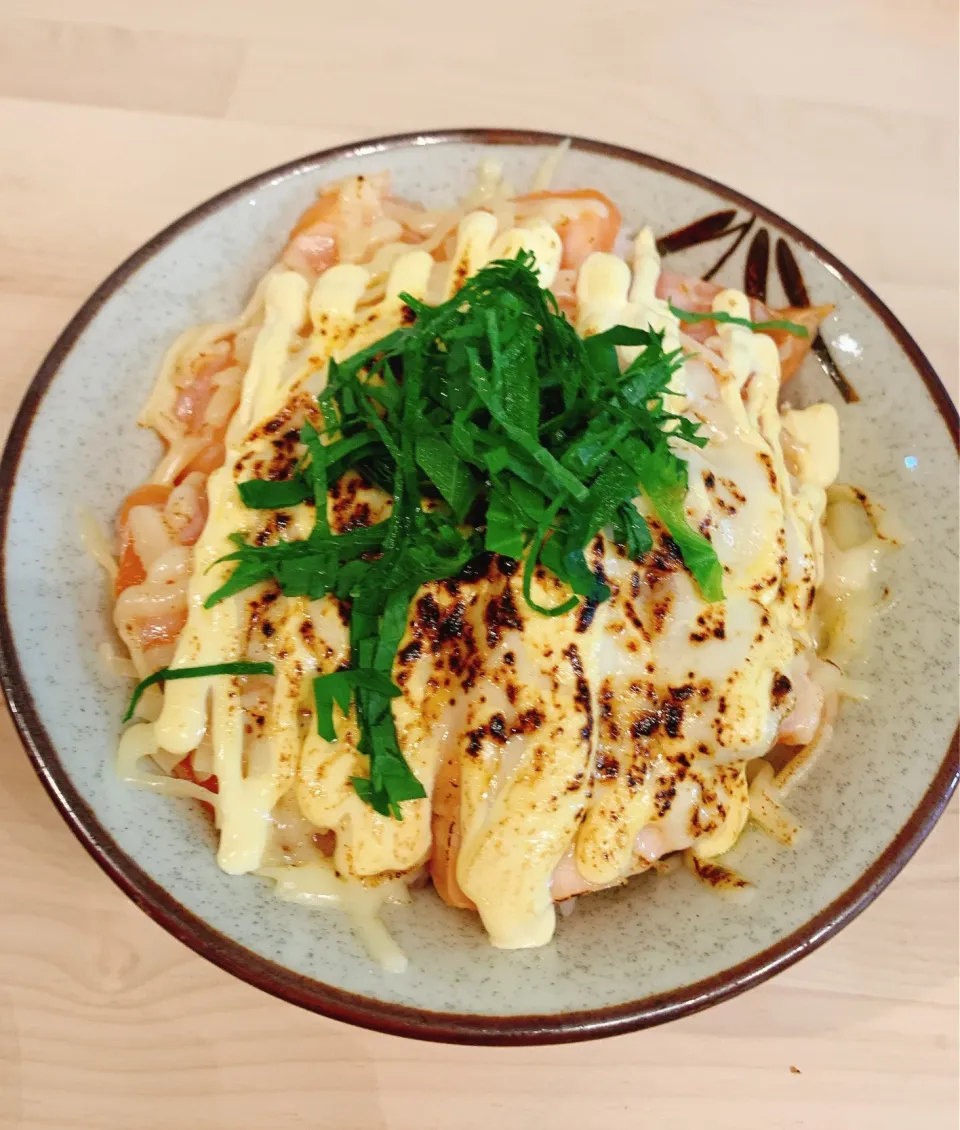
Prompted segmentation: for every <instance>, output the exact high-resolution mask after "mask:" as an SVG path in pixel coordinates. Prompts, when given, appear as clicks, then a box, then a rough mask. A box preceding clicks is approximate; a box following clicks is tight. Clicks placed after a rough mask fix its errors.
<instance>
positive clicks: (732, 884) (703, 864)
mask: <svg viewBox="0 0 960 1130" xmlns="http://www.w3.org/2000/svg"><path fill="white" fill-rule="evenodd" d="M691 858H692V860H693V869H694V871H695V872H696V874H697V878H699V879H702V880H703V881H704V882H705V883H708V884H709V885H710V886H711V887H716V888H718V889H726V890H729V889H730V888H736V887H749V886H750V884H749V883H748V882H747V881H746V879H743V878H742V877H741V876H739V875H737V874H736V872H734V871H731V870H729V868H726V867H721V865H720V864H719V863H711V862H710V860H709V859H698V858H697V857H696V856H695V855H693V854H692V853H691Z"/></svg>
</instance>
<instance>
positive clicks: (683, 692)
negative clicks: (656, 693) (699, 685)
mask: <svg viewBox="0 0 960 1130" xmlns="http://www.w3.org/2000/svg"><path fill="white" fill-rule="evenodd" d="M693 693H694V688H693V687H692V686H691V685H690V684H689V683H687V684H685V685H684V686H682V687H670V697H671V698H672V699H673V700H674V702H686V701H687V699H688V698H691V697H692V696H693Z"/></svg>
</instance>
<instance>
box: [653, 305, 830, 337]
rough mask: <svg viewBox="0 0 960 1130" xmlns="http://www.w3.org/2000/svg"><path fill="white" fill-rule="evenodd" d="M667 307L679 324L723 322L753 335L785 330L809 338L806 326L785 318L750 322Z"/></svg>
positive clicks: (745, 319) (744, 319)
mask: <svg viewBox="0 0 960 1130" xmlns="http://www.w3.org/2000/svg"><path fill="white" fill-rule="evenodd" d="M668 305H669V307H670V313H671V314H673V316H674V317H675V318H679V319H680V321H681V322H691V323H692V322H723V323H724V324H726V325H731V326H746V328H747V329H748V330H753V331H754V333H757V332H758V331H760V332H762V331H763V330H786V331H787V333H789V334H793V336H794V337H809V336H810V334H809V333H808V332H807V327H806V326H801V325H800V323H799V322H788V321H787V320H786V319H785V318H774V319H772V320H771V321H769V322H751V321H750V319H749V318H737V317H735V316H734V315H733V314H727V313H726V312H725V311H723V310H718V311H717V312H716V313H713V314H695V313H694V312H693V311H692V310H681V309H680V307H679V306H674V304H673V303H672V302H670V303H668Z"/></svg>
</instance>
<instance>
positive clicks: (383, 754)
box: [206, 253, 723, 819]
mask: <svg viewBox="0 0 960 1130" xmlns="http://www.w3.org/2000/svg"><path fill="white" fill-rule="evenodd" d="M534 266H535V263H534V259H533V256H532V255H530V254H529V253H521V254H520V255H519V256H518V257H517V258H516V259H515V260H505V261H500V262H496V263H492V264H490V265H489V266H487V267H486V268H484V269H483V270H481V271H480V272H478V274H477V275H475V276H474V277H473V278H471V279H469V280H468V281H467V282H466V284H465V285H464V287H463V288H462V289H461V290H460V291H459V293H458V294H457V295H456V296H455V297H454V298H453V299H451V300H450V301H449V302H446V303H444V304H442V305H440V306H434V307H431V306H427V305H425V304H424V303H422V302H418V301H417V300H416V299H414V298H412V297H410V296H409V295H404V296H403V297H404V301H406V302H407V304H408V306H409V308H410V310H411V312H412V321H411V324H409V325H407V326H404V327H403V328H402V329H399V330H396V331H394V332H393V333H391V334H389V335H388V336H387V337H385V338H383V339H382V340H380V341H378V342H376V343H375V344H374V345H372V346H370V347H369V348H367V349H365V350H363V351H361V352H360V353H358V354H355V355H354V356H352V357H350V358H349V359H348V360H346V361H343V362H339V363H337V362H330V364H329V367H328V373H327V384H326V387H325V389H324V391H323V392H322V393H321V395H320V396H319V398H318V403H317V412H316V415H315V418H314V419H313V420H312V421H311V422H308V423H307V424H305V425H304V427H303V429H302V431H301V440H302V441H303V443H304V445H305V447H306V455H305V458H304V461H303V463H302V464H301V465H300V466H298V467H297V469H296V470H295V472H294V475H293V477H292V478H291V479H290V480H289V481H287V482H283V483H279V482H271V483H263V484H260V485H255V484H254V483H244V484H242V486H241V487H240V491H241V498H242V499H243V501H244V502H245V503H247V504H248V505H253V506H260V505H264V504H265V503H264V500H267V501H268V502H269V500H270V499H271V498H276V499H281V500H283V501H282V503H280V502H278V503H277V505H281V504H282V505H290V504H291V503H290V502H287V501H286V500H287V499H294V498H296V499H297V500H298V501H305V500H308V499H310V498H312V499H313V501H314V502H315V503H316V505H317V520H316V524H315V526H314V529H313V531H312V532H311V534H310V536H309V537H308V538H307V539H306V540H303V541H294V542H284V541H281V542H280V543H279V544H276V545H266V546H258V545H249V544H246V543H245V542H244V541H243V538H242V537H240V536H239V535H235V536H234V539H233V540H234V541H235V543H236V544H237V549H236V551H235V552H233V553H231V554H229V555H228V556H227V557H226V558H224V559H223V560H225V561H232V562H235V563H236V565H235V568H234V571H233V573H232V574H231V575H230V577H229V578H228V580H227V581H226V583H225V584H223V585H222V586H221V587H220V588H219V589H218V590H217V591H216V592H215V593H213V594H212V596H210V597H209V599H208V600H207V602H206V603H207V606H208V607H209V606H212V605H214V604H216V603H217V602H218V601H220V600H223V599H224V598H225V597H227V596H230V595H231V594H233V593H236V592H239V591H241V590H242V589H245V588H247V587H248V586H249V585H252V584H256V583H258V582H260V581H265V580H273V581H275V582H277V583H278V584H279V586H280V588H281V589H282V590H283V592H285V593H286V594H288V595H291V596H307V597H310V598H311V599H318V598H320V597H321V596H324V595H326V594H327V593H332V594H333V595H335V596H336V597H338V598H339V599H341V600H343V601H345V602H348V603H349V609H350V648H351V656H350V662H351V667H350V669H349V670H344V671H337V672H334V673H333V674H330V675H324V676H321V677H319V678H318V679H316V680H315V683H314V696H315V702H316V708H317V727H318V731H319V733H320V735H321V736H322V737H324V738H325V739H327V740H333V739H334V738H335V736H336V729H335V726H334V718H333V706H334V703H336V704H337V705H338V706H339V708H340V710H341V712H342V713H344V714H346V713H347V712H348V711H349V709H350V704H351V700H352V701H353V702H354V703H355V706H356V711H357V721H358V724H359V729H360V741H359V746H358V748H359V750H360V752H362V753H365V754H367V755H368V757H369V759H370V776H369V778H366V777H363V778H355V779H354V781H353V784H354V787H355V789H356V790H357V793H358V794H359V795H360V796H361V797H362V798H363V799H364V800H365V801H367V802H368V803H369V804H370V805H372V806H373V808H375V809H376V810H377V811H378V812H380V813H382V814H384V815H392V816H394V817H395V818H397V819H401V818H402V815H401V808H400V805H401V802H402V801H404V800H409V799H414V798H417V797H423V796H424V795H425V794H424V791H423V788H422V786H421V785H420V783H419V781H418V780H417V779H416V777H415V776H414V775H413V773H412V772H411V771H410V769H409V767H408V766H407V764H406V762H405V761H404V759H403V755H402V753H401V751H400V748H399V745H398V742H397V735H396V731H395V728H394V724H393V715H392V711H391V707H390V702H391V699H392V698H393V697H395V696H396V695H397V694H399V693H400V692H399V690H398V689H397V688H396V687H395V686H394V685H393V683H392V682H391V679H390V676H391V672H392V669H393V663H394V658H395V655H396V652H397V648H398V646H399V644H400V640H401V638H402V636H403V633H404V631H405V630H406V625H407V619H408V615H409V606H410V602H411V600H412V599H413V597H414V595H415V594H416V592H417V590H418V589H419V588H420V587H421V585H423V584H425V583H427V582H428V581H433V580H442V579H445V578H448V577H454V576H456V575H457V574H459V573H460V572H461V571H462V570H463V569H464V567H465V566H466V565H467V564H468V563H469V562H470V561H471V560H472V559H473V558H475V557H477V556H478V555H479V554H480V553H481V552H482V551H483V550H484V549H486V550H488V551H491V552H495V553H499V554H503V555H505V556H507V557H511V558H515V559H520V558H524V556H525V558H526V559H525V562H524V571H523V591H524V595H525V597H526V600H527V602H528V603H529V604H530V606H531V607H532V608H533V609H534V610H535V611H537V612H539V613H542V614H544V615H547V616H559V615H562V614H563V613H565V612H569V611H571V610H572V609H574V608H575V607H577V605H578V604H580V603H581V601H583V600H591V601H602V600H605V599H607V597H608V596H609V595H610V594H609V589H608V588H607V586H606V585H605V584H604V582H603V580H602V575H601V576H598V575H595V573H594V571H593V569H592V568H591V566H590V565H589V564H588V561H587V559H586V557H585V554H584V549H585V547H587V546H588V545H589V544H590V543H591V541H592V540H593V538H594V537H595V536H596V534H597V533H598V532H599V531H600V530H602V529H604V528H610V529H611V530H612V531H613V534H614V536H615V537H616V538H617V539H618V541H620V542H621V544H623V545H624V546H625V547H626V549H627V552H628V553H629V554H630V555H631V556H632V557H634V558H639V557H641V556H642V555H643V554H644V553H646V552H647V550H649V549H650V548H651V547H652V545H653V538H652V536H651V533H650V530H649V528H648V526H647V523H646V521H645V520H644V518H643V516H642V515H641V513H640V511H639V510H638V509H637V506H636V505H635V502H634V500H635V499H636V497H637V495H638V494H640V493H643V494H645V495H646V498H647V500H648V502H649V503H650V505H651V506H652V508H653V510H654V511H655V512H656V514H657V515H658V517H659V518H660V520H661V522H662V523H663V525H664V526H665V527H666V529H667V531H668V532H669V535H670V537H671V538H672V539H673V542H674V543H675V544H676V547H677V549H678V551H679V553H680V554H681V555H682V557H683V560H684V563H685V564H686V566H687V568H688V569H689V571H690V573H691V574H692V575H693V577H694V578H695V579H696V581H697V582H698V583H699V585H700V588H701V591H702V592H703V594H704V596H705V597H706V598H707V599H708V600H720V599H722V597H723V592H722V570H721V567H720V564H719V562H718V560H717V557H716V554H715V552H714V550H713V547H712V546H711V544H710V542H709V541H708V540H707V539H706V538H705V537H703V536H702V535H701V534H700V533H698V532H697V531H696V530H694V529H692V528H691V527H690V526H689V525H688V523H687V520H686V516H685V512H684V495H685V492H686V484H687V472H686V463H685V462H684V461H683V460H682V459H681V458H680V457H679V456H678V455H677V454H676V452H675V451H674V449H673V446H672V445H675V444H677V443H689V444H694V445H696V446H703V445H704V444H705V443H706V440H705V439H704V438H703V437H701V436H699V435H698V433H697V426H696V424H695V423H694V422H692V421H691V420H688V419H687V418H686V417H683V416H679V415H677V414H674V413H672V412H671V411H669V410H668V408H667V407H666V406H665V404H664V399H665V397H666V395H667V394H668V392H669V386H670V381H671V378H672V377H673V374H674V373H675V372H676V370H677V369H678V368H679V366H680V364H681V363H682V357H681V353H680V351H679V350H677V351H675V352H666V351H665V350H664V348H663V335H662V334H661V333H656V332H654V331H651V330H641V329H634V328H630V327H627V326H615V327H614V328H613V329H611V330H608V331H606V332H605V333H601V334H597V335H595V336H593V337H590V338H587V339H586V340H584V339H582V338H580V337H579V336H578V334H577V333H576V331H575V330H574V328H573V326H572V325H571V324H570V323H569V322H568V321H567V320H566V318H565V317H564V316H563V315H562V314H561V313H560V311H559V308H558V306H557V303H556V300H555V298H554V296H553V295H552V294H551V293H550V292H549V291H545V290H543V289H542V288H541V287H540V285H539V282H538V279H537V276H536V274H535V273H534V271H533V267H534ZM617 346H634V347H640V348H641V350H642V351H641V352H640V353H639V355H638V356H637V358H636V359H635V360H634V361H632V362H631V363H630V364H629V365H628V366H627V367H626V368H625V369H624V370H621V366H620V362H619V359H618V355H617ZM347 470H355V471H357V472H359V473H360V474H361V475H362V476H363V477H364V478H365V479H366V480H367V481H369V482H372V483H374V484H376V485H378V486H380V487H382V488H383V490H384V491H385V492H386V493H387V494H389V496H390V498H391V500H392V507H391V510H390V516H389V517H388V518H387V519H386V520H385V521H382V522H380V523H378V524H376V525H374V526H370V527H367V528H364V529H357V530H353V531H351V532H348V533H344V534H340V535H337V534H335V533H334V532H333V531H332V530H331V529H330V526H329V523H328V521H327V510H326V495H327V488H328V486H329V485H332V484H333V483H334V482H336V480H337V479H338V478H339V477H340V476H341V475H342V474H343V473H344V472H345V471H347ZM539 567H543V568H546V569H549V570H551V571H552V572H553V573H554V574H555V575H556V577H558V578H559V580H560V581H561V582H563V584H564V585H565V586H567V587H568V589H569V590H570V591H569V595H568V596H566V597H564V598H562V599H560V600H559V601H558V602H557V604H556V605H555V606H553V607H541V606H540V605H539V604H537V603H536V602H535V601H534V598H533V594H532V586H533V581H534V579H535V576H536V574H537V570H538V568H539Z"/></svg>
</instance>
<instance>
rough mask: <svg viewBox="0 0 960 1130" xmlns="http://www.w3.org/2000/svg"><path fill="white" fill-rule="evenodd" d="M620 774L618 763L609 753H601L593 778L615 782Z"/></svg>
mask: <svg viewBox="0 0 960 1130" xmlns="http://www.w3.org/2000/svg"><path fill="white" fill-rule="evenodd" d="M619 773H620V762H619V761H617V759H616V758H615V757H614V756H613V755H612V754H609V753H602V754H600V756H599V757H598V758H597V767H596V769H595V770H594V776H595V777H596V778H597V779H598V780H600V781H615V780H616V779H617V777H618V776H619Z"/></svg>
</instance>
